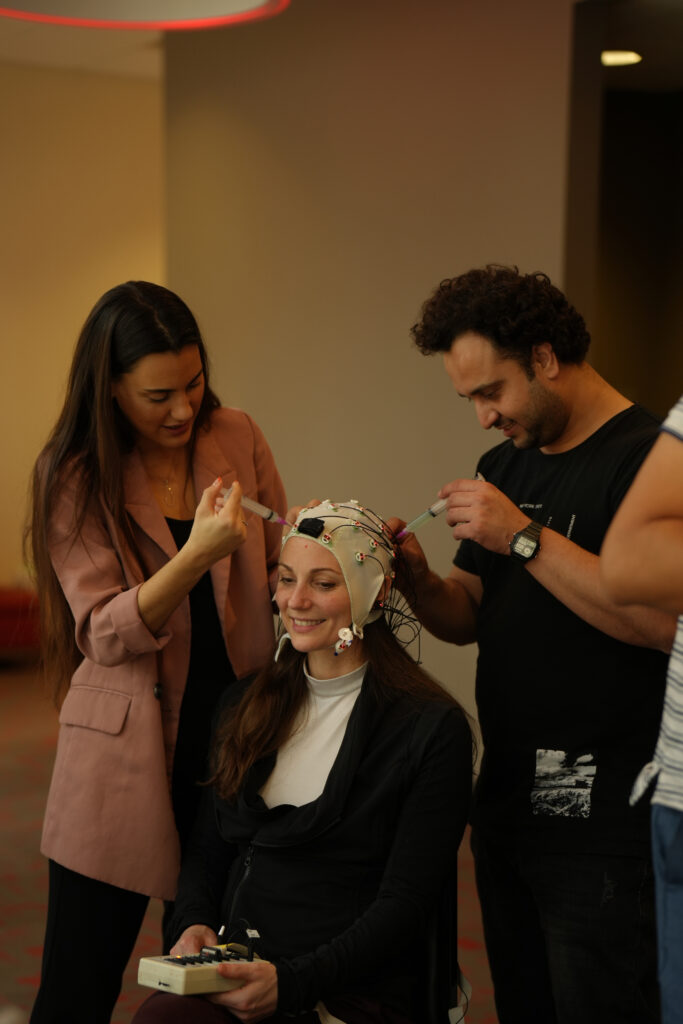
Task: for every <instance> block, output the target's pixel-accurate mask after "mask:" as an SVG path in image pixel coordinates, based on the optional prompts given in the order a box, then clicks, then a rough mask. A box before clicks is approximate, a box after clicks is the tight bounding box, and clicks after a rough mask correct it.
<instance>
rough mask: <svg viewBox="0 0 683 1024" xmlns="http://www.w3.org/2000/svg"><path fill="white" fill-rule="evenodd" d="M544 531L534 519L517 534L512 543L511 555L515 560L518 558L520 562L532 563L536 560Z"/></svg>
mask: <svg viewBox="0 0 683 1024" xmlns="http://www.w3.org/2000/svg"><path fill="white" fill-rule="evenodd" d="M542 529H543V527H542V526H541V524H540V523H535V522H534V521H533V519H532V520H531V522H530V523H529V525H528V526H525V527H524V529H523V530H520V531H519V533H516V534H515V535H514V537H513V538H512V540H511V541H510V554H511V555H512V556H513V558H518V559H519V560H520V562H530V561H531V559H532V558H535V557H536V555H537V554H538V552H539V551H540V550H541V530H542Z"/></svg>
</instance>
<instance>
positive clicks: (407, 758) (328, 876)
mask: <svg viewBox="0 0 683 1024" xmlns="http://www.w3.org/2000/svg"><path fill="white" fill-rule="evenodd" d="M395 554H396V548H395V545H394V543H393V542H392V539H391V535H390V534H389V532H388V531H387V529H386V526H385V524H384V523H383V522H382V520H381V519H380V518H379V517H378V516H376V515H375V514H374V513H373V512H371V510H370V509H367V508H363V507H361V506H360V505H358V503H356V502H340V503H331V502H323V503H322V504H318V505H316V506H315V507H314V508H309V509H306V510H304V511H302V512H300V514H299V516H298V518H297V520H296V523H295V525H294V527H293V528H292V530H291V532H290V533H289V534H288V535H287V537H286V539H285V541H284V544H283V548H282V553H281V556H280V565H279V582H278V585H277V589H276V591H275V600H276V602H277V604H278V607H279V609H280V616H281V620H282V627H283V633H282V636H281V639H280V644H279V646H278V650H277V652H276V656H275V660H274V661H273V662H272V664H271V665H269V666H268V667H267V668H265V669H264V670H263V671H262V672H261V673H260V674H259V675H258V676H256V678H255V680H254V681H253V682H252V683H251V684H250V685H249V686H248V687H245V688H244V689H243V691H241V693H238V692H235V693H234V694H233V695H230V696H229V704H228V707H227V709H226V712H225V716H224V718H223V720H222V721H221V723H220V724H219V726H218V730H217V737H216V742H215V752H214V753H215V756H214V774H213V779H212V783H213V786H212V789H211V790H207V796H206V801H205V806H204V808H203V813H202V816H201V818H200V820H199V822H198V824H197V828H196V829H195V832H194V834H193V837H192V841H191V843H190V846H189V849H188V851H187V853H186V856H185V858H184V861H183V867H182V871H181V875H180V881H179V885H178V896H177V900H176V917H175V930H176V933H177V940H176V943H175V945H174V947H173V949H172V950H171V952H172V953H176V954H194V953H197V952H198V951H199V950H200V949H201V947H202V946H204V945H212V944H214V943H216V940H217V933H218V931H219V926H220V925H221V924H224V925H225V934H224V936H223V938H222V940H221V941H223V942H225V941H229V940H231V939H236V940H237V941H243V940H244V935H243V929H244V928H245V927H246V926H247V925H248V926H250V927H251V928H252V929H256V930H257V931H258V932H259V934H260V936H261V939H260V941H257V943H256V950H257V952H258V953H259V954H260V956H261V957H262V958H263V961H265V962H253V963H246V964H221V965H220V966H219V967H218V971H219V973H221V974H224V975H225V976H226V977H232V978H234V979H238V980H240V981H242V982H244V984H243V985H242V987H240V988H238V989H235V990H233V991H230V992H225V993H221V994H219V995H213V996H207V997H206V998H201V997H194V996H179V995H169V994H166V993H163V994H162V993H155V994H154V995H153V996H151V997H150V998H149V1000H147V1001H146V1002H145V1003H143V1005H142V1007H141V1008H140V1010H138V1012H137V1014H136V1016H135V1018H134V1022H135V1024H156V1022H163V1024H172V1022H180V1024H211V1022H216V1024H222V1022H226V1024H227V1022H229V1021H235V1020H240V1021H259V1020H268V1021H278V1022H280V1021H289V1020H292V1019H296V1020H297V1021H301V1022H302V1024H304V1022H318V1021H324V1022H328V1021H332V1020H334V1021H339V1022H344V1024H424V1021H425V1019H426V1016H427V1013H426V1004H427V1001H428V994H427V985H426V971H425V968H426V964H427V949H428V946H429V942H428V936H429V934H430V932H429V921H430V917H431V915H432V913H433V911H434V909H435V907H436V906H437V902H438V900H439V899H440V898H441V895H442V893H443V890H444V886H445V884H446V882H447V881H448V880H449V879H452V878H453V874H454V871H455V865H456V854H457V850H458V844H459V842H460V839H461V836H462V833H463V829H464V827H465V822H466V818H467V812H468V807H469V802H470V791H471V778H472V738H471V734H470V729H469V725H468V722H467V718H466V716H465V714H464V712H463V710H462V708H461V707H460V705H459V704H458V703H457V701H456V700H455V699H454V698H453V697H452V696H450V695H449V694H448V693H447V692H446V691H445V690H444V689H442V687H441V686H439V685H438V683H436V682H435V681H434V680H433V679H431V678H430V677H429V676H428V675H427V674H426V673H425V672H424V671H423V670H422V669H421V668H419V666H418V665H417V664H416V663H415V661H414V660H413V659H412V657H411V656H410V655H409V654H408V653H407V651H406V650H405V649H404V647H403V646H402V645H401V644H400V643H399V641H398V639H397V636H396V634H397V631H400V630H401V627H402V626H404V627H405V626H406V625H408V624H409V622H413V625H414V620H412V619H411V620H409V622H406V619H405V616H404V614H402V613H401V612H400V609H399V608H397V607H396V606H395V603H394V602H395V597H396V595H395V591H394V589H393V587H392V578H393V573H394V557H395ZM412 635H413V632H412V630H411V629H408V630H407V632H406V633H405V636H404V638H405V639H406V640H407V639H409V638H410V637H411V636H412ZM233 697H234V698H235V699H232V698H233ZM445 953H446V951H444V955H445ZM444 1013H445V1009H444Z"/></svg>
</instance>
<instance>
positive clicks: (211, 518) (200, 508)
mask: <svg viewBox="0 0 683 1024" xmlns="http://www.w3.org/2000/svg"><path fill="white" fill-rule="evenodd" d="M223 489H224V488H223V481H222V480H221V478H220V477H219V478H218V479H217V480H214V482H213V483H212V484H211V485H210V486H209V487H207V488H206V490H205V491H204V492H203V494H202V497H201V501H200V502H199V504H198V505H197V511H196V512H195V516H194V523H193V526H192V532H191V533H190V537H189V540H188V542H187V545H186V547H191V549H192V551H193V552H194V553H195V555H196V557H197V558H198V559H199V560H200V561H202V562H205V563H206V566H207V568H209V567H210V566H212V565H213V564H214V562H217V561H218V560H219V559H220V558H225V557H226V555H231V554H232V553H233V551H235V550H236V549H237V548H238V547H239V546H240V544H243V543H244V541H245V540H246V537H247V527H246V523H245V522H244V516H243V513H242V506H241V504H240V502H241V500H242V488H241V487H240V485H239V484H238V483H237V481H235V483H234V484H233V485H232V490H231V491H230V495H229V496H228V497H227V498H225V497H224V496H223V495H222V491H223Z"/></svg>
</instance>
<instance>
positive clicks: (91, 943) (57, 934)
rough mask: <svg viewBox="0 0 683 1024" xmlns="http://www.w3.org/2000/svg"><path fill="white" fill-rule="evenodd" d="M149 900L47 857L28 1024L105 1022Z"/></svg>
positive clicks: (119, 989) (101, 1023)
mask: <svg viewBox="0 0 683 1024" xmlns="http://www.w3.org/2000/svg"><path fill="white" fill-rule="evenodd" d="M148 902H149V897H148V896H142V895H140V893H135V892H128V891H127V890H125V889H118V888H117V887H116V886H114V885H108V884H107V883H106V882H97V881H95V880H94V879H92V878H86V877H85V876H84V875H79V874H78V873H77V872H76V871H71V870H70V869H69V868H64V867H62V866H61V865H60V864H55V862H54V861H50V892H49V897H48V908H47V924H46V928H45V945H44V949H43V966H42V971H41V977H40V988H39V989H38V995H37V997H36V1001H35V1003H34V1006H33V1011H32V1013H31V1018H30V1024H65V1022H67V1021H68V1022H69V1024H109V1021H110V1019H111V1015H112V1012H113V1009H114V1004H115V1003H116V1000H117V999H118V996H119V992H120V991H121V979H122V977H123V972H124V970H125V968H126V964H127V963H128V960H129V959H130V955H131V953H132V951H133V947H134V945H135V942H136V939H137V937H138V933H139V931H140V927H141V926H142V920H143V918H144V916H145V911H146V910H147V904H148Z"/></svg>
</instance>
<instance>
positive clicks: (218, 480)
mask: <svg viewBox="0 0 683 1024" xmlns="http://www.w3.org/2000/svg"><path fill="white" fill-rule="evenodd" d="M220 482H221V477H219V476H217V477H216V479H215V480H214V482H213V484H212V486H213V487H215V486H216V484H219V483H220Z"/></svg>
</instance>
